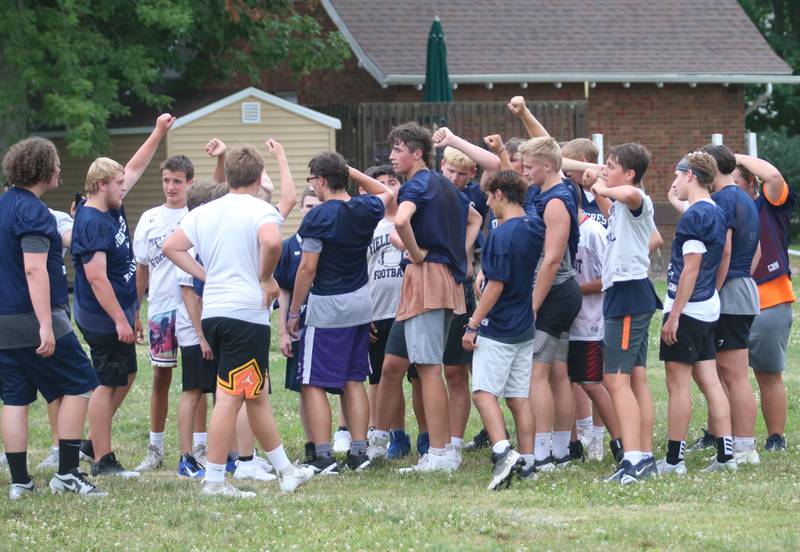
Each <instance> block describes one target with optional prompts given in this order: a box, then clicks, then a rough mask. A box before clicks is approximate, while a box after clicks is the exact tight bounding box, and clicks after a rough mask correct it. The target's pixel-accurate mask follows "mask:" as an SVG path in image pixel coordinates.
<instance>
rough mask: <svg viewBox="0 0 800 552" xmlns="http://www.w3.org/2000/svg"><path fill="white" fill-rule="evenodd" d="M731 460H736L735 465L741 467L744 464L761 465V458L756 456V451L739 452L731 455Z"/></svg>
mask: <svg viewBox="0 0 800 552" xmlns="http://www.w3.org/2000/svg"><path fill="white" fill-rule="evenodd" d="M733 458H734V459H735V460H736V465H737V466H741V465H744V464H750V465H753V466H755V465H758V464H760V463H761V457H760V456H759V455H758V451H757V450H756V449H751V450H740V451H738V452H734V453H733Z"/></svg>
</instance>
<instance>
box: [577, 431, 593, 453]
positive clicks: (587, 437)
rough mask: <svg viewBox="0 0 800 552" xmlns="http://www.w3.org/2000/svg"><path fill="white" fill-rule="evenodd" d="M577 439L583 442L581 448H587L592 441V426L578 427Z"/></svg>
mask: <svg viewBox="0 0 800 552" xmlns="http://www.w3.org/2000/svg"><path fill="white" fill-rule="evenodd" d="M578 440H579V441H580V442H581V444H583V448H588V447H589V443H591V442H592V426H589V427H579V428H578Z"/></svg>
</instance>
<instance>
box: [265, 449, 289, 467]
mask: <svg viewBox="0 0 800 552" xmlns="http://www.w3.org/2000/svg"><path fill="white" fill-rule="evenodd" d="M267 458H268V459H269V463H270V464H272V467H273V468H275V471H277V472H279V473H283V472H285V471H286V470H287V469H288V468H289V467H291V465H292V463H291V462H290V461H289V457H288V456H286V451H285V450H283V445H280V446H278V448H276V449H274V450H268V451H267Z"/></svg>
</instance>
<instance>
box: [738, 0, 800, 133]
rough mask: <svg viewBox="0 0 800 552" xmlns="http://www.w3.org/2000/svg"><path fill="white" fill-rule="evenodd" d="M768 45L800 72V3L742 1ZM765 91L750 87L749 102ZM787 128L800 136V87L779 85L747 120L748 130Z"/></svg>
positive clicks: (760, 87)
mask: <svg viewBox="0 0 800 552" xmlns="http://www.w3.org/2000/svg"><path fill="white" fill-rule="evenodd" d="M739 3H740V4H741V5H742V7H743V8H744V10H745V11H746V12H747V15H749V16H750V19H751V20H752V21H753V22H754V23H755V24H756V26H757V27H758V29H759V30H760V31H761V33H762V34H763V35H764V37H765V38H766V39H767V42H768V43H769V45H770V46H771V47H772V49H773V50H775V52H777V54H778V55H779V56H781V57H782V58H783V59H784V61H786V63H788V64H789V65H790V66H791V67H792V69H794V72H795V74H797V73H798V70H800V2H798V1H797V0H739ZM763 92H764V87H763V86H751V87H748V89H747V92H746V95H747V99H748V101H752V100H754V99H755V98H756V97H758V95H759V94H761V93H763ZM770 127H785V128H786V129H787V132H788V134H789V135H796V134H800V87H798V86H793V85H789V84H779V85H775V87H774V91H773V94H772V97H771V98H770V99H769V101H768V102H767V103H766V104H765V105H764V106H763V108H762V109H759V110H756V111H755V112H753V113H751V114H750V115H749V116H748V118H747V128H748V129H750V130H752V131H755V132H761V131H763V130H766V129H767V128H770Z"/></svg>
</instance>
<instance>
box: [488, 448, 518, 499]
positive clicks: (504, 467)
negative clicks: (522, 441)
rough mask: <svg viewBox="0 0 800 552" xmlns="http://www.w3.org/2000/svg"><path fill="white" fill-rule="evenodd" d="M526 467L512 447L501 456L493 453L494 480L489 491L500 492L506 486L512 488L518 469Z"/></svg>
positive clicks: (490, 483)
mask: <svg viewBox="0 0 800 552" xmlns="http://www.w3.org/2000/svg"><path fill="white" fill-rule="evenodd" d="M524 465H525V460H523V458H522V456H520V455H519V453H518V452H517V451H515V450H514V449H512V448H511V447H508V448H507V449H506V450H504V451H503V452H501V453H499V454H497V453H494V452H492V480H491V481H490V482H489V490H490V491H498V490H500V489H501V488H503V487H504V486H505V487H506V488H508V487H509V486H511V480H512V479H513V478H514V474H515V473H516V472H517V469H518V468H520V467H522V466H524Z"/></svg>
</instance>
